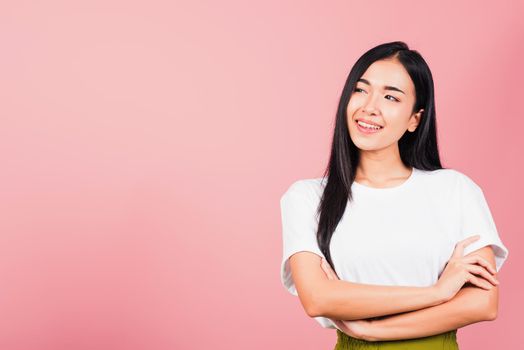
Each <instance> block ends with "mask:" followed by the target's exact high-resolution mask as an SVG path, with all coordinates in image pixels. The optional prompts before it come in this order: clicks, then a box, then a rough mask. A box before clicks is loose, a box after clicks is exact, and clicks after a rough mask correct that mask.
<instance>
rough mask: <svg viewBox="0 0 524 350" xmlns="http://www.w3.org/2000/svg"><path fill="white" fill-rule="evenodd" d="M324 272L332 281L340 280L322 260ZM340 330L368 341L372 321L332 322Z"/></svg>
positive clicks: (321, 264)
mask: <svg viewBox="0 0 524 350" xmlns="http://www.w3.org/2000/svg"><path fill="white" fill-rule="evenodd" d="M320 266H321V267H322V270H323V271H324V273H325V274H326V276H327V278H328V279H330V280H339V278H338V276H337V274H336V273H335V271H333V269H332V268H331V265H329V263H328V262H327V261H326V260H325V259H324V258H322V261H321V263H320ZM331 322H333V323H334V324H335V326H337V328H338V329H340V330H341V331H342V332H344V333H346V334H347V335H349V336H350V337H353V338H357V339H363V340H368V339H367V337H366V335H367V334H368V329H369V327H370V325H371V321H368V320H353V321H343V320H331Z"/></svg>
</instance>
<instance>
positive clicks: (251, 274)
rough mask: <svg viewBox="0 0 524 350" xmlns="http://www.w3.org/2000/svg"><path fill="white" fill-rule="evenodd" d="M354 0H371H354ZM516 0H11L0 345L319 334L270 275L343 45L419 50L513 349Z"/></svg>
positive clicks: (147, 345) (316, 164) (0, 92)
mask: <svg viewBox="0 0 524 350" xmlns="http://www.w3.org/2000/svg"><path fill="white" fill-rule="evenodd" d="M366 3H372V5H371V4H366ZM523 13H524V8H523V4H522V2H517V1H498V2H483V3H482V4H481V5H480V3H479V2H474V1H471V2H469V4H465V3H464V2H451V1H449V2H448V3H444V4H442V3H441V2H434V3H433V4H428V3H427V2H418V1H411V2H407V1H396V2H391V1H373V2H366V1H360V2H356V1H355V2H353V1H332V2H327V3H326V2H312V1H310V2H305V1H258V2H254V1H205V2H190V1H177V2H176V4H173V2H171V1H148V2H146V1H141V2H140V1H114V0H109V1H108V0H104V1H99V0H98V1H83V2H82V4H80V2H78V1H65V0H64V1H45V2H44V1H33V2H28V1H3V2H2V3H1V4H0V44H1V53H0V79H1V80H0V81H1V83H0V118H1V119H0V121H1V127H0V164H1V171H0V213H1V214H0V215H1V218H0V314H1V316H0V348H2V349H77V350H82V349H159V350H160V349H204V348H213V349H244V348H249V349H286V348H291V349H331V348H333V346H334V344H335V341H336V334H335V332H334V331H333V330H325V329H322V328H321V327H320V326H319V325H318V324H317V323H316V322H315V321H314V320H312V319H309V318H308V317H307V316H306V314H305V312H304V311H303V310H302V308H301V306H300V303H299V300H298V299H297V298H295V297H293V296H291V295H290V294H288V293H287V292H286V291H285V290H284V288H283V286H282V285H281V284H280V280H279V267H280V261H281V253H282V251H281V249H282V247H281V231H280V229H281V226H280V224H281V223H280V208H279V199H280V196H281V195H282V194H283V192H284V191H285V190H286V189H287V187H288V186H289V185H290V184H291V183H292V182H293V181H295V180H297V179H300V178H310V177H317V176H320V175H321V173H322V171H323V170H324V167H325V166H326V162H327V157H328V154H329V146H330V141H331V132H332V122H333V120H334V116H335V110H336V104H337V102H338V97H339V94H340V92H341V90H342V87H343V84H344V81H345V78H346V76H347V74H348V72H349V70H350V68H351V66H352V65H353V64H354V62H355V61H356V59H357V58H358V57H359V56H360V55H361V54H363V53H364V52H365V51H366V50H368V49H369V48H371V47H373V46H375V45H377V44H380V43H383V42H386V41H393V40H403V41H406V42H407V43H408V45H410V46H411V47H412V48H413V49H416V50H419V51H420V52H421V53H422V55H423V56H424V57H425V59H426V60H427V62H428V64H429V65H430V67H431V69H432V72H433V75H434V79H435V85H436V102H437V108H436V110H437V121H438V123H437V125H438V128H439V142H440V149H441V154H442V158H443V163H444V166H446V167H451V168H455V169H458V170H460V171H462V172H464V173H466V174H467V175H469V176H470V177H472V178H473V179H474V180H475V181H476V182H477V183H478V184H479V185H480V186H481V187H482V188H483V190H484V192H485V195H486V197H487V199H488V202H489V205H490V208H491V210H492V213H493V216H494V218H495V222H496V224H497V228H498V229H499V233H500V235H501V238H502V240H503V242H504V243H505V244H506V246H507V247H508V248H509V250H510V257H509V259H508V261H507V262H506V264H505V265H504V267H503V268H502V270H501V272H500V275H499V276H500V280H501V283H502V284H501V287H500V289H501V290H500V291H501V293H500V309H499V310H500V312H499V317H498V319H497V320H496V321H495V322H484V323H479V324H475V325H471V326H469V327H466V328H463V329H461V330H459V333H458V336H459V342H460V344H461V346H462V347H461V349H475V348H481V349H489V348H504V347H508V348H509V347H515V346H518V345H519V344H521V342H522V340H521V329H520V328H521V326H520V325H519V323H520V321H521V318H522V315H523V312H524V310H523V307H522V302H521V300H522V299H521V297H519V295H520V294H521V292H522V288H523V287H524V286H523V285H522V283H521V281H520V278H519V276H520V273H519V272H518V271H519V270H520V272H522V252H521V248H520V247H521V244H522V236H521V234H522V233H523V226H522V223H521V222H522V221H521V220H520V219H521V217H522V214H521V210H522V204H521V199H522V197H524V189H523V185H522V183H523V181H522V171H523V165H522V155H521V153H520V152H519V151H522V149H523V148H524V137H523V136H522V130H523V127H524V122H523V115H522V101H523V98H524V88H523V87H524V84H523V80H524V79H523V78H524V74H523V73H524V69H523V68H522V57H523V54H524V40H523V37H524V28H523V25H522V14H523Z"/></svg>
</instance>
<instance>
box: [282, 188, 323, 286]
mask: <svg viewBox="0 0 524 350" xmlns="http://www.w3.org/2000/svg"><path fill="white" fill-rule="evenodd" d="M307 181H308V180H299V181H297V182H295V183H293V184H292V185H291V186H290V187H289V188H288V190H287V191H286V192H285V193H284V195H283V196H282V197H281V199H280V210H281V216H282V239H283V257H282V263H281V268H280V278H281V281H282V284H283V285H284V287H285V288H286V289H287V290H288V291H289V292H290V293H291V294H293V295H295V296H298V293H297V290H296V288H295V284H294V282H293V279H292V276H291V269H290V267H289V258H290V257H291V256H292V255H293V254H295V253H297V252H300V251H308V252H312V253H315V254H317V255H319V256H321V257H323V258H324V255H323V254H322V252H321V251H320V248H319V247H318V243H317V228H318V218H317V214H316V209H317V205H318V202H319V199H318V198H315V197H318V195H317V194H316V193H315V191H314V189H313V188H311V185H312V184H309V183H307Z"/></svg>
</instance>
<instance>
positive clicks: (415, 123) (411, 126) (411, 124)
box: [408, 109, 424, 132]
mask: <svg viewBox="0 0 524 350" xmlns="http://www.w3.org/2000/svg"><path fill="white" fill-rule="evenodd" d="M423 112H424V110H423V109H421V110H419V111H418V112H417V113H415V114H413V115H412V116H411V121H410V122H409V125H408V131H409V132H414V131H415V129H416V128H417V126H418V124H419V123H420V119H421V118H422V113H423Z"/></svg>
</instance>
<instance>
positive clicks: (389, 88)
mask: <svg viewBox="0 0 524 350" xmlns="http://www.w3.org/2000/svg"><path fill="white" fill-rule="evenodd" d="M359 81H360V82H362V83H364V84H368V85H371V84H370V83H369V81H367V80H366V79H362V78H361V79H359V80H357V82H359ZM384 90H392V91H398V92H402V93H403V94H404V95H405V94H406V93H405V92H404V91H402V90H400V89H399V88H396V87H394V86H389V85H386V86H384Z"/></svg>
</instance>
